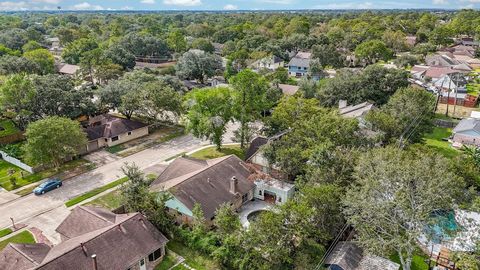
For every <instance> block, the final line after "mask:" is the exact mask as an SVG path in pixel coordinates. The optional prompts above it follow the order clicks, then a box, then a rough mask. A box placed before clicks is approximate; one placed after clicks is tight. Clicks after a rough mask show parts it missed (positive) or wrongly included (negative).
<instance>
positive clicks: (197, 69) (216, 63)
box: [175, 50, 222, 83]
mask: <svg viewBox="0 0 480 270" xmlns="http://www.w3.org/2000/svg"><path fill="white" fill-rule="evenodd" d="M175 69H176V74H177V76H179V77H180V78H182V79H189V80H197V81H199V82H201V83H203V82H205V80H206V79H207V78H209V77H212V76H213V75H215V73H217V72H218V71H220V70H221V69H222V60H221V58H220V57H218V56H216V55H214V54H210V53H206V52H204V51H201V50H190V51H188V52H186V53H184V54H183V55H182V57H180V59H179V60H178V62H177V65H176V67H175Z"/></svg>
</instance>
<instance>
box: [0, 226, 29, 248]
mask: <svg viewBox="0 0 480 270" xmlns="http://www.w3.org/2000/svg"><path fill="white" fill-rule="evenodd" d="M8 243H19V244H34V243H35V238H34V237H33V235H32V234H31V233H30V232H29V231H27V230H25V231H23V232H21V233H19V234H16V235H14V236H12V237H10V238H7V239H5V240H3V241H1V242H0V251H1V250H2V249H4V248H5V247H6V246H7V245H8Z"/></svg>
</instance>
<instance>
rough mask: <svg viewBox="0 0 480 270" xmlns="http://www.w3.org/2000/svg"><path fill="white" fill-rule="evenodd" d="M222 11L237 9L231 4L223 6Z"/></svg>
mask: <svg viewBox="0 0 480 270" xmlns="http://www.w3.org/2000/svg"><path fill="white" fill-rule="evenodd" d="M223 9H224V10H237V9H238V6H236V5H232V4H228V5H225V6H224V7H223Z"/></svg>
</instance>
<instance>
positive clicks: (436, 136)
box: [424, 127, 460, 158]
mask: <svg viewBox="0 0 480 270" xmlns="http://www.w3.org/2000/svg"><path fill="white" fill-rule="evenodd" d="M451 134H452V129H451V128H441V127H435V128H434V129H433V131H432V132H431V133H428V134H426V135H425V136H424V141H425V142H424V143H425V145H426V146H428V147H430V148H433V149H435V150H436V151H437V152H439V153H441V154H443V155H444V156H445V157H447V158H453V157H456V156H457V155H459V154H460V151H458V150H457V149H455V148H453V147H452V146H451V145H450V143H449V142H448V141H444V140H442V139H443V138H448V137H450V135H451Z"/></svg>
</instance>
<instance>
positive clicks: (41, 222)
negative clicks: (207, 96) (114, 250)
mask: <svg viewBox="0 0 480 270" xmlns="http://www.w3.org/2000/svg"><path fill="white" fill-rule="evenodd" d="M207 144H209V143H208V142H207V141H202V140H199V139H196V138H194V137H193V136H192V135H185V136H182V137H179V138H176V139H173V140H171V141H168V142H165V143H162V144H160V145H157V146H154V147H152V148H149V149H145V150H143V151H141V152H138V153H136V154H133V155H131V156H128V157H125V158H121V159H118V160H114V161H112V162H110V163H108V164H105V165H103V166H100V167H98V168H96V169H94V170H92V171H90V172H87V173H84V174H81V175H79V176H76V177H74V178H72V179H69V180H68V181H65V182H64V184H63V186H62V187H61V188H59V189H56V190H53V191H50V192H48V193H46V194H44V195H42V196H35V195H33V194H31V195H27V196H24V197H21V198H18V199H16V200H13V201H10V202H8V203H5V204H2V205H0V228H5V227H8V226H10V225H11V220H10V217H13V218H14V220H15V222H16V223H24V224H27V225H30V226H35V227H37V228H39V229H41V230H42V231H44V233H45V234H46V236H47V237H48V238H49V239H50V240H51V241H52V242H58V240H59V239H58V240H57V239H56V236H55V234H54V229H55V228H56V226H58V224H59V223H60V222H61V221H62V220H63V219H64V218H65V216H66V215H68V212H69V210H68V209H67V208H66V207H65V205H64V202H65V201H67V200H69V199H71V198H73V197H76V196H78V195H80V194H83V193H85V192H87V191H90V190H92V189H94V188H97V187H101V186H103V185H105V184H107V183H109V182H112V181H115V180H117V179H119V178H121V177H123V176H124V174H123V173H122V171H121V167H122V166H123V165H124V164H125V163H135V164H136V165H137V166H139V167H140V168H141V169H143V170H145V169H147V168H149V167H154V166H155V165H157V164H158V163H161V162H163V161H165V159H168V158H170V157H173V156H175V155H178V154H180V153H183V152H189V151H192V150H194V149H196V148H200V147H202V146H204V145H207ZM147 171H148V169H147ZM52 238H53V239H52Z"/></svg>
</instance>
